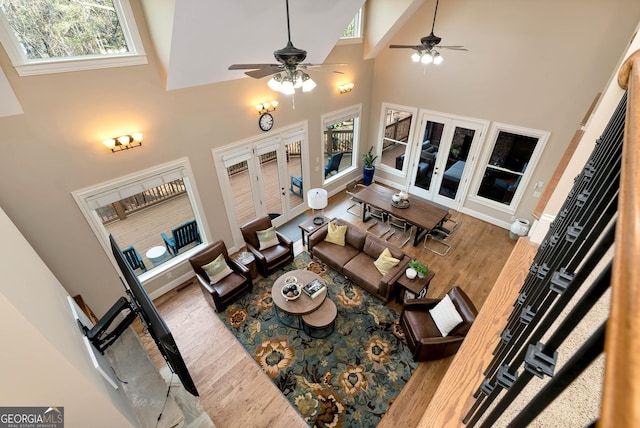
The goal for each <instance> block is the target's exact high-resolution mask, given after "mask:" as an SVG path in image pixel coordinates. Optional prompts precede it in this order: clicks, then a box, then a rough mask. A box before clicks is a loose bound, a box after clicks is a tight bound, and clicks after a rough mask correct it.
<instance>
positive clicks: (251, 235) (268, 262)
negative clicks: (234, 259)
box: [240, 216, 293, 276]
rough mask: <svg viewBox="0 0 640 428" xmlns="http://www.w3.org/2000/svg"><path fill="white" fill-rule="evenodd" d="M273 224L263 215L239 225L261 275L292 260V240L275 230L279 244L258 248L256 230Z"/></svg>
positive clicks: (265, 274)
mask: <svg viewBox="0 0 640 428" xmlns="http://www.w3.org/2000/svg"><path fill="white" fill-rule="evenodd" d="M271 226H273V225H272V224H271V219H270V218H269V216H264V217H261V218H257V219H255V220H251V221H250V222H248V223H245V224H244V225H242V226H240V231H241V232H242V237H243V239H244V242H245V243H246V244H247V250H248V251H250V252H251V254H253V255H254V257H255V258H256V266H257V267H258V271H259V272H260V274H261V275H262V276H267V275H268V274H269V273H271V272H273V271H275V270H276V269H278V268H280V267H282V266H284V265H285V264H287V263H291V262H292V261H293V241H291V240H290V239H288V238H287V237H286V236H284V235H281V234H280V233H279V232H277V231H276V236H277V237H278V241H279V244H278V245H275V246H273V247H270V248H266V249H264V250H259V248H260V242H259V241H258V235H257V232H258V231H260V230H265V229H268V228H270V227H271Z"/></svg>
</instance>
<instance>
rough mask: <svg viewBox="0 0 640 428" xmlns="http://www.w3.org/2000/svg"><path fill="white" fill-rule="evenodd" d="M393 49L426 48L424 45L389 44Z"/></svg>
mask: <svg viewBox="0 0 640 428" xmlns="http://www.w3.org/2000/svg"><path fill="white" fill-rule="evenodd" d="M389 47H390V48H391V49H424V46H422V45H418V46H415V45H389Z"/></svg>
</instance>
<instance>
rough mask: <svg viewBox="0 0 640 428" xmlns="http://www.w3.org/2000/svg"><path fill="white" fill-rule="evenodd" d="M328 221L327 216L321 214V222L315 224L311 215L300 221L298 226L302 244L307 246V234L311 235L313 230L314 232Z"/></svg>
mask: <svg viewBox="0 0 640 428" xmlns="http://www.w3.org/2000/svg"><path fill="white" fill-rule="evenodd" d="M328 221H329V218H328V217H325V216H322V223H321V224H315V223H314V222H313V217H311V218H309V219H308V220H305V221H303V222H302V223H300V224H299V225H298V227H299V228H300V235H302V245H304V246H306V247H307V248H309V235H311V234H312V233H313V232H315V231H316V230H318V229H320V228H321V227H322V226H324V225H325V224H327V222H328Z"/></svg>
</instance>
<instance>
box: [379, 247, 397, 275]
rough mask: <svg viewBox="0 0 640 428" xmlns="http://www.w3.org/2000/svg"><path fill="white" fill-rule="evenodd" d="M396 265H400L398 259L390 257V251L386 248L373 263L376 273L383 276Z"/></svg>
mask: <svg viewBox="0 0 640 428" xmlns="http://www.w3.org/2000/svg"><path fill="white" fill-rule="evenodd" d="M398 263H400V259H396V258H395V257H393V256H392V255H391V251H389V249H388V248H385V249H384V251H382V253H380V256H378V259H377V260H376V261H375V262H373V264H374V265H375V267H376V268H377V269H378V271H379V272H380V273H381V274H382V276H385V275H386V274H387V273H388V272H389V271H390V270H391V269H393V268H394V267H395V266H396V265H397V264H398Z"/></svg>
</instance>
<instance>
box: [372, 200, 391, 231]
mask: <svg viewBox="0 0 640 428" xmlns="http://www.w3.org/2000/svg"><path fill="white" fill-rule="evenodd" d="M367 211H368V212H369V215H370V216H371V217H373V218H375V219H377V220H376V221H375V222H373V224H371V225H369V227H367V232H369V233H371V234H372V235H376V236H378V237H380V238H382V237H383V236H384V235H386V234H387V233H388V232H390V231H391V226H390V225H389V216H388V214H387V212H386V211H384V210H381V209H379V208H376V207H372V206H371V205H368V206H367ZM378 224H382V225H386V226H387V228H386V229H384V230H383V231H382V232H380V233H374V232H371V229H373V228H374V227H376V226H377V225H378Z"/></svg>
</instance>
